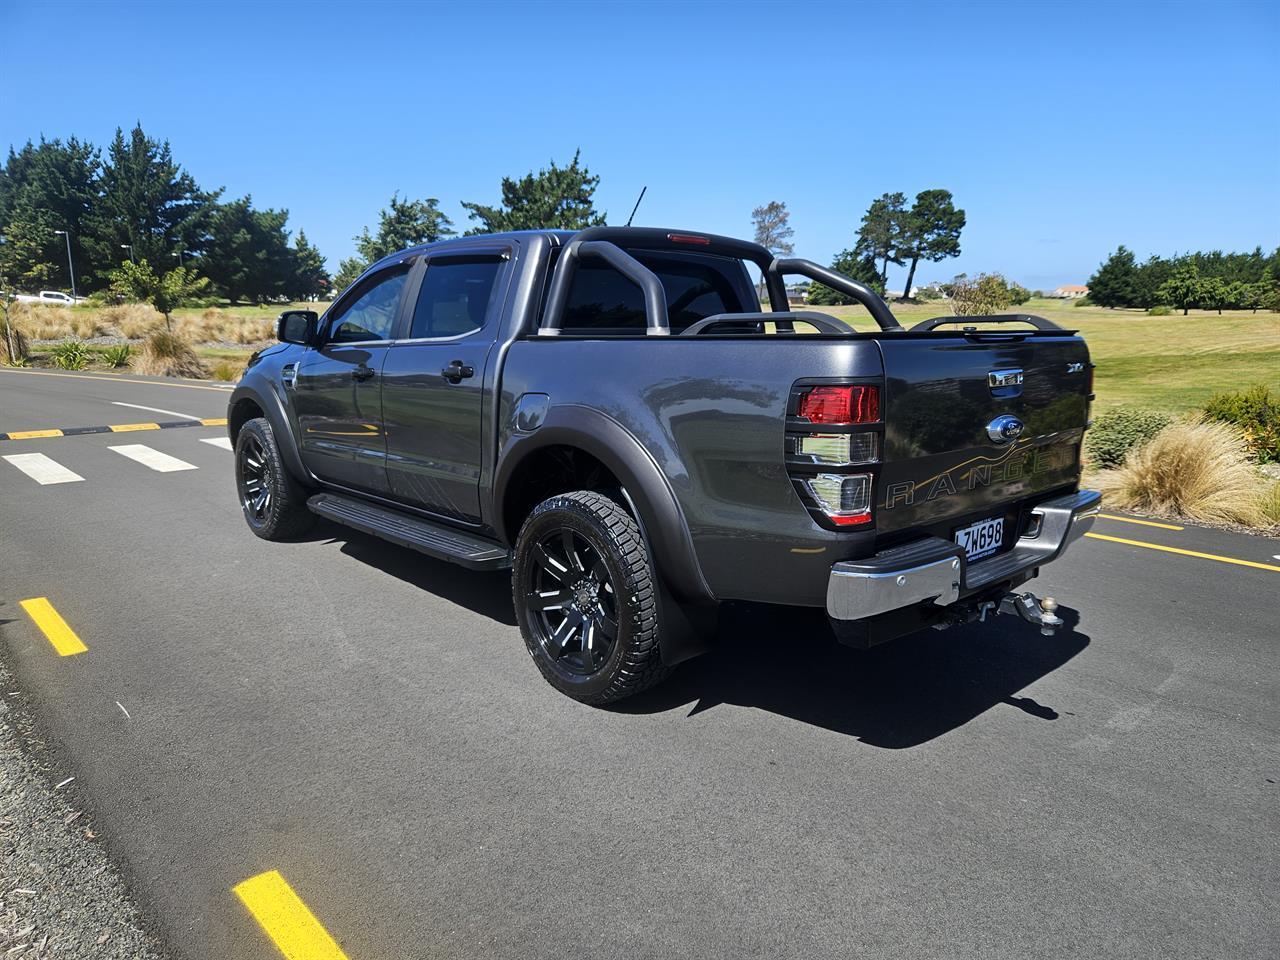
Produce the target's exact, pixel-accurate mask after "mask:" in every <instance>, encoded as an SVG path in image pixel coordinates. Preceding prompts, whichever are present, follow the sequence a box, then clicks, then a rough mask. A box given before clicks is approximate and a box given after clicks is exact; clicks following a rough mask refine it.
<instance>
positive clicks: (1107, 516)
mask: <svg viewBox="0 0 1280 960" xmlns="http://www.w3.org/2000/svg"><path fill="white" fill-rule="evenodd" d="M1098 519H1099V520H1118V521H1119V522H1120V523H1137V524H1140V525H1141V526H1144V527H1159V528H1160V529H1161V530H1185V529H1186V527H1180V526H1178V525H1177V524H1176V523H1156V522H1155V521H1154V520H1139V519H1138V518H1137V517H1117V516H1116V515H1115V514H1112V513H1100V514H1098Z"/></svg>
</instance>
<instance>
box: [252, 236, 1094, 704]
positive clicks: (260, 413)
mask: <svg viewBox="0 0 1280 960" xmlns="http://www.w3.org/2000/svg"><path fill="white" fill-rule="evenodd" d="M752 267H754V268H755V270H756V271H758V276H759V277H760V281H761V288H762V289H763V290H764V291H765V295H767V299H768V301H769V307H770V309H769V310H767V311H765V310H764V309H763V308H762V304H761V302H760V297H761V294H758V293H757V288H756V285H755V282H754V279H753V274H752V270H751V268H752ZM788 276H801V277H806V278H808V279H809V280H811V281H817V282H820V283H823V284H826V285H828V286H830V287H832V288H835V289H837V290H839V291H842V292H843V293H844V294H846V295H847V296H849V297H851V298H853V299H854V300H856V301H857V302H859V303H861V304H862V305H864V306H865V307H866V309H867V311H868V312H869V313H870V315H871V317H872V319H873V320H874V321H875V323H876V325H877V326H878V327H879V329H878V330H877V331H874V332H857V331H855V330H854V329H853V328H851V327H850V326H849V325H848V324H846V323H844V322H841V321H839V320H836V319H834V318H832V317H830V316H828V315H824V314H821V313H812V312H793V311H791V310H790V309H789V308H788V303H787V294H786V286H785V282H786V277H788ZM278 336H279V339H280V340H281V341H282V342H281V343H280V344H278V345H275V346H272V347H270V348H268V349H265V350H263V351H261V352H260V353H258V354H256V355H255V356H254V357H253V359H252V360H251V362H250V364H249V367H248V369H247V370H246V372H245V375H244V377H243V379H242V380H241V382H240V383H239V384H238V386H237V387H236V388H235V390H234V392H233V393H232V395H231V399H230V403H229V411H228V429H229V431H230V435H231V439H232V442H233V443H234V449H235V479H236V485H237V490H238V494H239V499H240V503H241V505H242V507H243V511H244V516H245V519H246V521H247V522H248V525H249V528H250V529H251V530H252V531H253V532H254V533H255V534H257V535H258V536H260V537H263V538H266V539H268V540H273V539H286V538H292V537H297V536H298V535H300V534H301V533H303V532H304V531H305V530H306V528H307V527H308V526H309V525H310V524H311V522H312V521H313V520H314V519H315V517H316V516H320V517H325V518H328V519H329V520H332V521H336V522H338V523H340V524H345V525H348V526H350V527H353V528H355V529H357V530H360V531H364V532H365V533H368V534H372V535H375V536H378V537H382V538H384V539H386V540H389V541H392V542H394V543H397V544H400V545H402V546H405V547H410V548H413V549H415V550H418V551H421V552H422V553H424V554H427V555H429V556H431V557H435V558H439V559H443V560H448V561H451V562H454V563H458V564H461V565H463V566H465V567H469V568H472V569H475V570H505V569H508V568H509V569H510V570H511V582H512V595H513V602H514V606H515V612H516V617H517V620H518V622H519V625H520V631H521V633H522V635H523V637H524V641H525V644H526V646H527V647H528V650H529V653H530V655H531V656H532V658H533V660H534V662H535V664H536V665H537V666H538V668H539V669H540V670H541V672H542V674H543V675H544V676H545V677H546V679H547V680H548V681H549V682H550V683H551V684H552V685H553V686H554V687H556V688H557V689H559V690H560V691H562V692H563V693H565V694H567V695H569V696H571V697H574V698H576V699H578V700H581V701H584V702H587V703H595V704H601V703H607V702H610V701H615V700H618V699H621V698H623V697H626V696H629V695H631V694H634V693H636V692H638V691H639V690H641V689H644V688H645V687H647V686H649V685H651V684H652V683H654V682H655V681H657V680H659V679H660V678H662V677H663V676H664V675H665V674H666V673H668V672H669V671H670V669H671V668H672V666H673V665H675V664H677V663H680V662H681V661H683V660H685V659H687V658H689V657H692V656H694V655H696V654H698V653H701V652H703V651H705V650H706V649H708V646H709V645H710V644H711V643H712V642H713V639H714V637H715V621H716V611H717V608H718V605H719V604H721V603H723V602H725V601H731V600H732V601H753V602H759V603H768V604H786V605H793V606H803V607H819V608H825V610H826V613H827V615H828V617H829V619H830V621H831V623H832V625H833V627H834V632H835V634H836V636H837V638H838V639H839V640H840V641H841V642H844V643H847V644H850V645H852V646H855V647H862V648H865V647H870V646H872V645H875V644H878V643H882V642H884V641H886V640H890V639H893V638H895V637H899V636H903V635H906V634H909V633H913V632H915V631H918V630H921V629H924V628H928V627H938V628H943V627H946V626H948V625H951V624H954V623H960V622H965V621H971V620H983V621H985V620H986V619H987V617H988V615H989V614H996V613H1008V614H1014V615H1016V616H1018V617H1021V618H1022V619H1023V620H1025V621H1029V622H1030V623H1031V624H1032V625H1034V626H1035V627H1038V628H1039V629H1040V630H1041V632H1043V633H1052V632H1053V630H1054V629H1055V628H1057V627H1058V626H1060V625H1061V624H1062V620H1061V619H1060V618H1059V617H1058V616H1057V614H1056V612H1055V611H1056V603H1055V602H1054V601H1052V600H1051V599H1049V598H1045V599H1044V600H1043V601H1040V600H1038V599H1037V598H1036V597H1035V596H1034V595H1032V594H1030V593H1021V594H1020V593H1015V592H1014V591H1015V589H1016V588H1017V587H1019V586H1020V585H1021V584H1023V583H1024V582H1025V581H1027V580H1029V579H1030V578H1032V577H1034V576H1035V575H1036V574H1037V573H1038V571H1039V569H1040V567H1042V566H1043V565H1044V564H1046V563H1048V562H1050V561H1052V560H1054V559H1055V558H1056V557H1058V556H1059V555H1060V554H1061V553H1062V552H1063V550H1064V549H1065V548H1066V547H1067V546H1068V544H1070V543H1071V542H1072V541H1073V540H1075V539H1077V538H1078V537H1080V536H1081V535H1082V534H1083V533H1084V532H1085V531H1087V530H1088V529H1089V527H1090V526H1091V524H1092V522H1093V518H1094V516H1095V515H1096V514H1097V511H1098V505H1099V497H1098V494H1097V493H1095V492H1092V491H1087V490H1081V489H1079V482H1080V447H1081V441H1082V438H1083V434H1084V430H1085V427H1086V425H1087V423H1088V417H1089V405H1090V401H1091V400H1092V393H1091V391H1092V381H1093V374H1092V364H1091V363H1090V361H1089V354H1088V351H1087V349H1086V347H1085V344H1084V342H1083V341H1082V340H1081V338H1080V337H1078V336H1076V335H1075V333H1074V332H1073V331H1069V330H1064V329H1061V328H1059V327H1057V326H1055V325H1054V324H1052V323H1049V322H1048V321H1045V320H1043V319H1040V318H1038V317H1029V316H1003V317H945V318H938V319H936V320H929V321H926V322H923V323H919V324H917V325H916V326H914V327H912V328H911V329H909V330H908V329H904V328H903V327H902V326H901V325H900V324H899V323H898V322H897V320H896V319H895V317H894V316H893V314H892V313H891V312H890V310H889V308H888V307H887V306H886V305H885V303H884V302H883V301H882V300H881V299H880V298H879V297H877V296H876V294H875V293H874V292H872V291H871V290H869V289H868V288H867V287H865V286H863V285H862V284H860V283H857V282H856V281H854V280H852V279H850V278H848V277H844V276H842V275H840V274H837V273H835V272H833V271H831V270H828V269H826V268H824V267H821V266H819V265H818V264H816V263H812V262H810V261H807V260H799V259H778V258H775V257H774V256H772V255H771V254H770V253H769V252H768V251H767V250H766V249H765V248H763V247H761V246H759V245H757V244H753V243H747V242H744V241H741V240H734V239H730V238H727V237H720V236H713V235H708V234H705V233H696V232H690V231H679V230H665V229H654V228H639V227H635V228H633V227H593V228H591V229H587V230H582V231H579V232H567V231H556V230H539V231H525V232H517V233H508V234H500V235H487V236H470V237H462V238H458V239H453V240H447V241H443V242H439V243H433V244H429V245H424V246H419V247H414V248H412V249H409V250H405V251H403V252H401V253H397V254H395V255H393V256H390V257H387V258H385V259H383V260H381V261H380V262H378V263H376V264H374V265H373V266H372V267H370V268H369V269H368V270H367V271H366V272H365V273H364V274H363V275H362V276H361V277H360V278H359V279H358V280H357V281H356V282H355V283H354V284H353V285H352V286H351V287H350V288H348V289H347V290H346V291H344V292H343V293H342V295H341V296H339V297H338V298H337V299H336V300H335V301H334V302H333V304H332V305H331V306H330V307H329V308H328V309H327V310H326V311H325V313H324V315H323V317H321V316H317V315H316V313H314V312H312V311H306V310H291V311H286V312H285V313H283V314H281V316H280V320H279V324H278Z"/></svg>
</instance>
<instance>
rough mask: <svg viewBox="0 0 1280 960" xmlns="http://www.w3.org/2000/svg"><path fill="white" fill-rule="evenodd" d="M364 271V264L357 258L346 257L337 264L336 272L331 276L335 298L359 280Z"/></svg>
mask: <svg viewBox="0 0 1280 960" xmlns="http://www.w3.org/2000/svg"><path fill="white" fill-rule="evenodd" d="M364 271H365V263H364V261H363V260H361V259H360V258H359V257H347V258H346V259H345V260H343V261H342V262H341V263H339V264H338V272H337V273H335V274H334V275H333V292H334V295H335V296H336V295H337V294H339V293H341V292H342V291H343V290H345V289H347V287H349V286H351V285H352V284H353V283H355V282H356V280H357V279H359V277H360V274H362V273H364Z"/></svg>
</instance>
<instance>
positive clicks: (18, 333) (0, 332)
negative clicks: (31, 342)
mask: <svg viewBox="0 0 1280 960" xmlns="http://www.w3.org/2000/svg"><path fill="white" fill-rule="evenodd" d="M10 338H12V340H13V354H12V355H10V353H9V340H10ZM27 356H28V346H27V338H26V335H25V334H24V333H23V332H22V330H21V328H19V327H18V325H17V324H16V323H13V322H10V324H9V329H8V331H7V332H6V330H5V326H4V321H3V319H2V318H0V363H3V364H5V365H6V366H10V367H13V366H18V365H20V364H22V363H23V362H24V361H25V360H26V358H27Z"/></svg>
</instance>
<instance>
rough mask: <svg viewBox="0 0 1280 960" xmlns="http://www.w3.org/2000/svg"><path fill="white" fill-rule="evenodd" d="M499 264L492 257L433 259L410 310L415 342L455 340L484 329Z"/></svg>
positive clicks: (412, 335) (411, 329)
mask: <svg viewBox="0 0 1280 960" xmlns="http://www.w3.org/2000/svg"><path fill="white" fill-rule="evenodd" d="M501 268H502V261H501V260H499V259H497V258H494V257H476V258H474V259H472V258H465V259H441V260H433V261H431V262H430V263H428V264H427V272H426V275H425V276H424V277H423V278H422V286H421V287H420V288H419V290H418V302H417V304H416V305H415V306H414V308H413V325H412V327H411V328H410V331H409V336H410V337H412V338H414V339H424V338H430V337H456V336H460V335H461V334H464V333H470V332H471V331H472V330H479V329H480V328H481V327H483V326H484V317H485V313H486V312H487V311H488V309H489V300H490V299H491V298H492V297H493V288H494V286H495V284H496V283H497V280H498V272H499V270H500V269H501Z"/></svg>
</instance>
